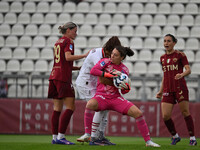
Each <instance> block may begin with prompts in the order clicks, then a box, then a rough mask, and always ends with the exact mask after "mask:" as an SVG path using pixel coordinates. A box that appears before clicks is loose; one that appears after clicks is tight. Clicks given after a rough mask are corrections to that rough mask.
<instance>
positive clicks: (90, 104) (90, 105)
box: [86, 100, 98, 110]
mask: <svg viewBox="0 0 200 150" xmlns="http://www.w3.org/2000/svg"><path fill="white" fill-rule="evenodd" d="M97 107H98V106H97V103H96V102H95V101H92V100H89V101H88V102H87V105H86V108H87V109H92V110H96V109H97Z"/></svg>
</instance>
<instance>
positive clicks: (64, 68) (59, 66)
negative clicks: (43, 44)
mask: <svg viewBox="0 0 200 150" xmlns="http://www.w3.org/2000/svg"><path fill="white" fill-rule="evenodd" d="M65 52H71V54H72V55H74V43H73V41H72V40H71V39H69V38H67V37H64V36H63V37H61V38H60V39H59V40H58V41H57V42H56V43H55V45H54V64H53V69H52V71H51V74H50V77H49V80H58V81H63V82H67V83H71V82H72V67H73V61H67V60H66V59H65Z"/></svg>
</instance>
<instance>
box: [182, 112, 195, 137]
mask: <svg viewBox="0 0 200 150" xmlns="http://www.w3.org/2000/svg"><path fill="white" fill-rule="evenodd" d="M184 119H185V123H186V125H187V129H188V132H189V135H190V136H194V123H193V119H192V116H191V115H189V116H187V117H185V118H184Z"/></svg>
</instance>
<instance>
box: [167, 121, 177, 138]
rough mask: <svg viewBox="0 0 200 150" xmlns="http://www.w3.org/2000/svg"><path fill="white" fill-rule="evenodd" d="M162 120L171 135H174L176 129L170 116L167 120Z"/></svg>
mask: <svg viewBox="0 0 200 150" xmlns="http://www.w3.org/2000/svg"><path fill="white" fill-rule="evenodd" d="M164 122H165V125H166V127H167V129H168V131H169V132H170V133H171V135H172V136H174V135H175V134H176V129H175V126H174V122H173V120H172V119H171V118H170V119H169V120H166V121H164Z"/></svg>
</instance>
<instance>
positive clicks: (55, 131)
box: [51, 111, 61, 134]
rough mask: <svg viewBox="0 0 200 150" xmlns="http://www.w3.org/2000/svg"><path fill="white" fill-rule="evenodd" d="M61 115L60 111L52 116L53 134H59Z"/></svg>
mask: <svg viewBox="0 0 200 150" xmlns="http://www.w3.org/2000/svg"><path fill="white" fill-rule="evenodd" d="M60 114H61V112H59V111H53V114H52V116H51V132H52V134H58V126H59V118H60Z"/></svg>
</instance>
